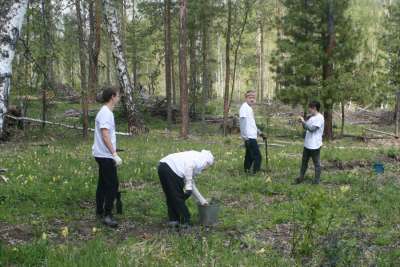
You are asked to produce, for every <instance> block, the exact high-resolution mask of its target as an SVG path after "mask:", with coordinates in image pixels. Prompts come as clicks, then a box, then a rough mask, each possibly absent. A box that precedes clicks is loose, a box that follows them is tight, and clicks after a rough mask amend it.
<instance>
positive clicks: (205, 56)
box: [201, 0, 209, 122]
mask: <svg viewBox="0 0 400 267" xmlns="http://www.w3.org/2000/svg"><path fill="white" fill-rule="evenodd" d="M207 7H208V0H204V1H203V7H202V15H203V18H204V21H203V22H202V39H201V52H202V59H203V61H202V85H203V89H202V108H201V120H202V121H203V122H205V114H206V106H207V99H208V90H209V89H208V88H209V87H208V86H209V84H208V72H209V71H208V19H207V17H206V14H207Z"/></svg>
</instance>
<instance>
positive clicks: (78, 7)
mask: <svg viewBox="0 0 400 267" xmlns="http://www.w3.org/2000/svg"><path fill="white" fill-rule="evenodd" d="M75 9H76V17H77V21H78V42H79V65H80V74H81V75H80V79H81V96H82V99H81V103H82V128H83V137H84V138H87V137H88V131H89V130H88V128H89V119H88V117H89V115H88V113H89V99H88V89H87V83H86V81H87V77H86V58H85V38H84V31H83V27H84V26H83V25H84V24H85V23H84V22H83V19H82V12H81V1H80V0H75Z"/></svg>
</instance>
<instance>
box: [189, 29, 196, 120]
mask: <svg viewBox="0 0 400 267" xmlns="http://www.w3.org/2000/svg"><path fill="white" fill-rule="evenodd" d="M196 43H197V32H196V29H193V30H192V31H190V34H189V69H190V72H189V81H190V85H189V91H190V100H191V101H189V102H191V107H190V113H191V114H196V110H197V107H196V105H197V58H196V57H197V55H196Z"/></svg>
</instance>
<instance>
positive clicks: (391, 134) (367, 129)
mask: <svg viewBox="0 0 400 267" xmlns="http://www.w3.org/2000/svg"><path fill="white" fill-rule="evenodd" d="M365 130H366V131H370V132H374V133H380V134H384V135H389V136H393V137H395V138H399V137H398V136H397V135H396V134H393V133H387V132H383V131H378V130H375V129H369V128H365Z"/></svg>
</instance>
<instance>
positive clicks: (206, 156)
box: [200, 150, 214, 170]
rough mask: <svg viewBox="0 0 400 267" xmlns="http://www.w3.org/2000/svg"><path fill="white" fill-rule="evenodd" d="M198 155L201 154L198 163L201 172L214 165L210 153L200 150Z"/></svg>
mask: <svg viewBox="0 0 400 267" xmlns="http://www.w3.org/2000/svg"><path fill="white" fill-rule="evenodd" d="M200 153H201V156H200V161H201V165H202V169H203V170H204V169H207V168H208V167H210V166H211V165H213V164H214V156H213V154H212V153H211V152H210V151H208V150H202V151H201V152H200Z"/></svg>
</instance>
